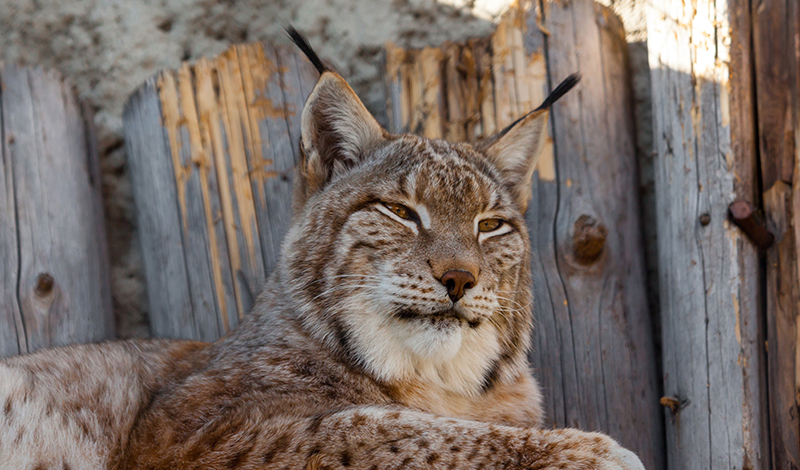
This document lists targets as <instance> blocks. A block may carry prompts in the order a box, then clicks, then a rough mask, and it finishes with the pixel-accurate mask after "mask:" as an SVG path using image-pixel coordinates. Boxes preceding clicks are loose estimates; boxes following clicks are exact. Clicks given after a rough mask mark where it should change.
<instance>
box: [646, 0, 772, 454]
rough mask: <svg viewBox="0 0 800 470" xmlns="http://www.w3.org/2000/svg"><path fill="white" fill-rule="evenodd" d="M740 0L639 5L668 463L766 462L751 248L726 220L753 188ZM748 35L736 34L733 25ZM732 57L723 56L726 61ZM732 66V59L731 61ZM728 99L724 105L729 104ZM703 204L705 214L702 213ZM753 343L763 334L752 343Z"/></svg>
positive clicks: (750, 130) (743, 11)
mask: <svg viewBox="0 0 800 470" xmlns="http://www.w3.org/2000/svg"><path fill="white" fill-rule="evenodd" d="M743 14H744V15H746V14H747V7H746V4H744V2H741V3H740V2H730V3H729V4H727V5H726V4H715V3H712V2H706V1H703V2H698V3H697V4H692V5H689V4H684V3H682V2H679V1H668V2H664V3H663V4H661V5H648V48H649V50H650V67H651V78H652V92H653V115H654V135H655V136H656V151H657V156H656V162H655V183H656V186H655V190H656V212H657V224H658V249H659V261H658V264H659V291H660V292H659V297H660V302H661V318H662V337H663V348H664V349H663V383H664V394H665V395H666V396H669V397H672V398H674V399H676V400H677V401H678V402H680V403H681V406H680V407H679V408H678V409H677V410H675V411H674V412H673V411H671V410H666V411H665V414H666V417H667V419H666V423H667V455H668V462H669V468H674V469H683V468H697V469H705V468H737V469H739V468H765V467H766V465H767V462H768V457H767V456H766V455H765V453H764V449H763V445H764V441H765V437H764V436H763V434H762V433H763V429H764V426H765V423H764V421H763V412H762V411H761V410H760V406H761V405H760V404H761V403H764V401H763V400H765V397H764V396H763V393H762V392H763V389H762V388H760V387H759V386H758V385H757V384H755V383H754V382H755V381H757V380H758V379H757V378H758V377H761V376H762V375H761V374H763V369H762V361H761V360H760V353H759V342H760V341H759V339H760V338H763V336H760V335H761V334H762V333H761V332H760V331H759V324H760V321H759V317H758V302H757V295H758V294H757V292H758V285H757V282H758V281H757V272H758V271H757V260H756V253H755V251H754V249H753V248H752V246H751V245H750V244H749V242H748V241H747V240H745V239H743V238H742V237H743V235H742V234H741V233H740V232H739V231H738V230H737V229H736V228H735V227H733V226H732V225H731V224H730V223H729V222H728V220H727V206H728V204H729V203H730V202H732V200H733V199H734V198H736V197H737V195H738V196H740V197H752V183H751V182H752V180H753V176H754V175H753V174H752V171H753V170H752V168H754V161H753V153H752V152H750V151H749V148H748V146H749V147H752V134H751V133H752V127H751V126H750V127H748V126H747V125H746V122H747V120H746V119H742V114H746V113H748V112H751V111H750V110H748V109H747V105H746V100H747V99H746V98H744V102H743V98H742V96H741V95H738V94H737V96H735V97H731V94H730V93H731V91H737V92H738V93H739V94H746V93H749V90H748V89H747V88H746V87H743V86H742V85H743V84H744V85H746V83H743V82H744V81H745V80H747V79H746V78H743V76H746V75H747V74H746V73H745V74H742V73H739V72H740V70H739V69H737V70H734V69H733V68H732V67H733V65H731V64H740V63H742V61H743V60H744V61H746V60H747V57H746V56H745V57H743V55H742V54H748V49H746V48H747V44H746V43H744V41H741V40H740V41H739V42H737V43H735V44H733V45H734V49H733V50H731V49H730V45H731V44H732V43H731V36H733V37H737V36H739V34H740V33H741V34H746V31H742V29H741V24H740V23H739V22H738V21H740V20H741V19H742V16H741V15H743ZM742 37H746V36H742ZM729 61H732V62H729ZM729 67H730V68H729ZM731 105H734V106H733V107H731ZM701 216H707V217H703V220H706V222H703V223H701V222H700V220H701ZM762 344H763V343H762Z"/></svg>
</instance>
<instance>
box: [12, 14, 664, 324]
mask: <svg viewBox="0 0 800 470" xmlns="http://www.w3.org/2000/svg"><path fill="white" fill-rule="evenodd" d="M508 2H509V0H440V1H438V2H437V1H436V0H350V1H349V0H271V1H266V2H264V1H257V0H66V1H64V0H2V1H0V32H1V33H0V61H6V62H18V63H22V64H26V65H37V66H42V67H46V68H54V69H57V70H59V71H60V72H61V73H62V74H63V75H64V76H65V77H66V78H67V79H68V80H69V81H70V82H71V83H73V84H74V85H75V86H76V87H77V89H78V93H79V95H80V96H81V97H82V98H84V99H87V100H88V101H89V102H90V103H91V104H92V106H93V108H94V111H95V125H96V129H97V136H98V140H99V149H100V158H101V164H102V170H103V193H104V198H105V201H104V202H105V210H106V219H107V233H108V239H109V240H108V241H109V249H110V252H111V263H112V269H111V287H112V295H113V300H114V310H115V317H116V323H117V335H118V337H120V338H130V337H146V336H149V326H148V322H147V299H146V293H145V291H144V282H143V279H142V266H141V257H140V254H139V251H138V250H139V248H138V239H137V235H136V223H135V218H134V207H133V198H132V194H131V188H130V179H129V176H128V172H127V168H126V157H125V150H124V145H123V140H122V107H123V105H124V103H125V100H126V99H127V97H128V95H129V94H130V93H131V92H132V91H133V90H134V89H136V87H138V86H139V85H140V84H141V83H142V82H143V81H144V80H145V79H147V78H148V77H149V76H151V75H153V74H155V73H156V72H157V71H159V70H161V69H174V68H176V67H178V66H179V65H180V63H181V61H187V60H188V61H191V60H195V59H197V58H199V57H210V56H214V55H216V54H218V53H220V52H222V51H224V50H225V49H227V48H228V46H230V45H231V44H235V43H243V42H255V41H261V40H267V39H269V40H275V41H282V42H288V41H287V40H286V39H285V33H284V31H283V28H284V25H293V26H295V27H296V28H297V29H299V30H301V31H303V32H305V33H306V34H307V35H308V37H309V39H310V40H311V43H312V44H313V45H314V46H315V48H316V49H317V51H318V52H319V53H320V55H321V56H322V57H323V58H324V59H325V60H326V61H327V62H328V63H329V64H331V65H332V66H333V67H334V68H336V70H337V71H339V72H340V73H341V74H342V75H343V76H344V77H345V78H346V79H348V81H349V82H350V84H351V85H352V86H353V88H354V89H355V90H356V92H357V93H358V94H359V95H360V96H361V98H362V99H363V100H364V102H365V104H366V105H367V107H368V108H369V109H370V111H372V112H373V114H375V115H376V117H377V118H378V119H379V120H380V121H385V119H386V118H385V116H386V114H385V113H386V110H385V108H386V105H385V98H384V93H383V85H382V81H381V53H382V49H383V46H384V44H385V43H386V41H394V42H395V43H397V44H398V45H400V46H402V47H424V46H426V45H440V44H441V43H442V42H444V41H447V40H450V41H462V40H465V39H467V38H470V37H478V36H485V35H487V34H489V33H490V32H491V31H492V30H493V28H494V25H493V23H492V18H493V17H495V16H496V15H497V14H498V13H500V12H501V11H502V10H503V8H504V6H505V5H506V4H507V3H508ZM603 3H606V4H610V5H611V6H612V7H613V8H614V9H615V10H616V11H617V12H618V13H619V14H620V15H621V16H622V17H623V20H624V21H625V24H626V28H627V29H628V32H629V40H630V41H631V42H632V43H633V44H632V50H631V52H632V54H631V57H632V67H633V70H634V91H635V95H636V98H637V109H639V108H642V107H643V106H644V108H642V109H639V111H637V114H641V113H642V112H644V113H647V112H648V110H647V109H645V108H649V102H648V101H647V100H646V99H643V98H642V97H646V96H647V95H648V94H649V74H648V73H647V57H646V52H645V55H644V56H641V54H639V55H638V56H637V53H636V52H635V49H636V47H635V45H636V44H639V45H640V47H641V46H643V45H644V42H643V41H644V30H645V28H644V17H643V16H642V14H641V12H640V9H639V8H638V5H637V3H636V1H635V0H623V1H614V0H605V1H604V2H603ZM640 50H642V49H641V48H640ZM643 50H644V51H646V47H645V48H644V49H643ZM643 72H644V73H643ZM637 77H638V78H637ZM648 117H649V116H644V118H645V119H647V118H648ZM638 121H639V122H641V121H642V119H641V118H640V119H638ZM647 122H649V121H645V123H647ZM643 127H645V128H646V127H647V126H643ZM646 130H647V129H645V131H646ZM640 140H641V141H642V145H640V147H642V148H640V152H641V154H642V155H643V156H644V157H647V156H648V155H649V154H650V150H649V145H650V144H649V141H648V140H647V132H644V137H643V138H642V139H640ZM644 167H646V165H644ZM643 175H644V178H645V181H644V183H645V184H644V185H643V188H644V190H645V195H646V194H647V178H648V177H647V173H646V171H645V172H643ZM644 220H645V222H646V220H647V219H646V218H645V219H644ZM647 225H648V224H647V223H645V226H647ZM649 245H651V246H654V245H653V244H651V243H650V244H649ZM651 268H653V267H652V266H651Z"/></svg>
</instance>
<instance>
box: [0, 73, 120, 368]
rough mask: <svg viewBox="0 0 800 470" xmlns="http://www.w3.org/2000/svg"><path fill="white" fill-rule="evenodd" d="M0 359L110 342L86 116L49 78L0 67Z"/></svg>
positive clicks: (66, 89)
mask: <svg viewBox="0 0 800 470" xmlns="http://www.w3.org/2000/svg"><path fill="white" fill-rule="evenodd" d="M0 84H2V88H0V126H1V129H2V130H1V131H0V135H1V136H2V147H0V149H2V165H0V260H1V261H0V269H2V272H0V356H9V355H15V354H24V353H28V352H32V351H35V350H37V349H41V348H46V347H51V346H60V345H65V344H72V343H84V342H91V341H99V340H103V339H109V338H111V337H113V334H114V333H113V332H114V319H113V316H112V311H111V293H110V288H109V284H108V271H109V266H108V263H109V261H108V253H107V247H106V236H105V226H104V223H105V222H104V218H103V209H102V202H101V191H100V172H99V162H98V157H97V149H96V147H95V145H96V144H95V137H94V130H93V128H92V124H91V123H92V115H91V112H90V111H89V109H88V107H85V106H83V104H82V103H81V102H80V101H79V100H78V99H77V97H76V94H75V92H74V91H73V89H72V87H71V86H70V85H69V84H68V83H66V82H65V81H64V80H63V78H62V77H61V76H60V75H59V74H58V73H56V72H52V71H45V70H42V69H29V68H24V67H19V66H15V65H5V66H0Z"/></svg>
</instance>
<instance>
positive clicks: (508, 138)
mask: <svg viewBox="0 0 800 470" xmlns="http://www.w3.org/2000/svg"><path fill="white" fill-rule="evenodd" d="M579 80H580V76H578V75H577V74H574V75H570V76H569V77H567V78H566V79H565V80H564V81H563V82H561V83H560V84H559V85H558V86H557V87H556V88H555V89H554V90H553V92H552V93H550V95H549V96H548V97H547V98H546V99H545V100H544V103H542V105H541V106H539V107H538V108H536V109H535V110H533V111H531V112H530V113H528V114H526V115H525V116H523V117H521V118H520V119H518V120H517V121H516V122H514V123H512V124H511V125H510V126H508V127H507V128H505V129H503V130H502V131H500V132H499V133H498V134H497V135H495V136H494V137H491V138H489V139H488V140H486V141H484V143H483V144H481V145H480V146H479V148H480V149H481V150H483V152H484V153H485V154H486V156H487V157H488V158H489V160H490V161H491V162H492V163H494V165H495V166H496V167H497V169H498V170H500V173H501V175H502V176H503V179H504V180H505V184H506V186H507V187H508V189H509V190H510V191H511V194H512V195H513V196H514V200H515V202H516V203H517V205H518V206H519V208H520V210H521V211H522V212H524V211H525V209H527V207H528V201H530V199H531V178H532V177H533V170H534V168H536V163H537V162H538V161H539V157H541V154H542V148H543V147H544V142H545V139H546V138H547V116H548V115H549V114H550V107H551V106H552V105H553V103H555V102H556V101H557V100H558V99H559V98H561V97H562V96H564V94H565V93H566V92H568V91H569V90H571V89H572V88H573V87H574V86H575V85H576V84H577V83H578V81H579Z"/></svg>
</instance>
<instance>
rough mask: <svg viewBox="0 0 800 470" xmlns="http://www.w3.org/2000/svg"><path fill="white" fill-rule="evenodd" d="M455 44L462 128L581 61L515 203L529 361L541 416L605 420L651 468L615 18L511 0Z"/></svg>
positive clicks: (417, 98) (621, 57)
mask: <svg viewBox="0 0 800 470" xmlns="http://www.w3.org/2000/svg"><path fill="white" fill-rule="evenodd" d="M542 24H543V26H541V28H540V25H542ZM543 29H546V30H548V31H549V32H550V35H549V36H547V38H545V36H546V35H545V33H543V32H542V30H543ZM459 47H461V48H462V52H461V54H462V57H463V54H464V52H463V50H466V49H468V50H469V52H470V53H471V56H472V61H473V63H474V65H472V67H474V70H475V79H474V81H475V83H476V85H475V87H476V88H478V90H479V93H478V100H476V104H475V108H476V109H475V110H474V111H472V112H478V111H480V112H481V114H480V116H476V118H475V119H476V122H480V123H481V126H480V127H481V128H482V129H480V131H479V130H476V131H475V138H480V137H485V136H488V135H491V133H493V132H495V131H496V130H498V129H499V128H502V127H504V126H506V125H508V124H510V123H511V122H513V120H514V119H516V118H518V117H520V116H521V115H522V114H524V113H525V112H527V111H530V110H531V109H532V108H534V107H535V106H537V105H538V104H539V103H540V102H541V101H542V99H543V98H544V96H545V91H546V89H547V84H548V82H549V83H557V82H558V81H559V80H560V79H563V78H564V77H566V76H567V75H568V74H570V73H574V72H578V71H582V72H584V77H583V81H582V85H581V86H580V87H579V89H578V90H577V91H573V92H572V93H570V94H568V95H567V96H566V97H565V98H564V99H563V100H564V101H563V102H560V103H558V104H556V106H555V108H554V110H553V131H554V134H553V135H554V138H553V139H554V141H555V142H554V146H553V142H549V143H548V145H547V146H546V149H545V155H544V156H543V157H542V160H541V162H540V165H539V169H538V171H537V175H538V178H536V180H535V181H534V188H533V189H534V194H535V197H534V200H533V201H532V202H531V205H530V207H529V210H528V214H527V220H528V224H529V228H530V233H531V243H532V247H533V256H532V269H533V275H534V289H535V295H534V302H535V303H534V314H535V325H536V326H535V332H534V336H535V340H534V351H533V353H532V355H531V362H532V365H533V367H534V369H535V375H536V376H537V378H538V379H539V381H540V384H541V385H542V388H543V392H544V396H545V409H546V410H547V417H546V424H547V425H557V426H576V427H580V428H583V429H594V430H600V431H605V432H608V433H609V434H611V435H612V436H614V437H615V438H617V439H618V440H619V441H620V442H621V443H622V444H623V445H625V446H627V447H629V448H631V449H633V450H635V451H636V452H637V453H639V455H640V456H641V457H642V460H643V461H644V462H645V465H646V467H647V468H663V462H664V449H663V428H662V426H663V421H662V416H661V410H660V406H659V404H658V399H659V394H658V375H657V363H656V355H655V348H654V346H653V342H652V341H651V337H652V328H651V324H650V312H649V309H648V305H647V301H646V294H645V275H644V264H643V249H642V244H641V235H640V223H639V208H638V203H637V200H638V199H637V198H638V185H637V174H636V172H635V168H636V163H635V152H634V148H633V140H634V139H633V136H634V129H633V123H632V119H631V97H630V89H629V75H628V69H627V55H626V46H625V38H624V32H623V31H622V27H621V24H620V22H619V20H618V19H616V18H615V17H614V15H613V14H612V13H611V12H610V11H609V10H607V9H605V8H600V7H598V6H596V5H594V3H592V2H591V1H589V0H581V1H572V2H569V3H564V4H561V3H558V2H553V3H549V2H546V3H545V11H544V15H542V12H540V11H539V10H538V7H537V6H535V5H533V4H532V3H531V2H522V4H521V5H520V6H519V8H512V9H511V10H509V12H507V13H506V14H505V15H504V16H503V18H502V19H501V21H500V23H499V25H498V28H497V31H496V33H495V34H494V35H493V36H492V38H491V42H490V44H487V43H483V44H481V43H476V42H472V43H469V44H467V45H465V46H459ZM444 51H445V54H444V56H445V59H443V60H444V62H442V63H441V66H442V70H443V76H444V78H445V80H444V83H443V84H442V85H440V93H441V94H443V95H444V96H447V100H446V101H447V105H448V113H446V114H443V115H441V116H435V117H436V118H438V119H440V120H441V119H443V121H442V124H441V125H443V126H444V129H451V132H450V133H449V134H448V135H449V136H451V137H452V136H455V135H457V132H454V131H452V129H453V127H452V126H453V124H456V123H453V122H451V121H450V119H452V118H455V119H460V120H463V119H465V115H466V114H468V113H467V112H466V111H465V110H466V109H468V104H467V103H459V105H460V106H462V107H457V106H454V105H453V103H452V100H453V99H454V98H456V97H457V96H458V95H459V90H461V89H462V88H461V87H463V86H464V84H465V83H466V81H467V80H468V76H469V75H468V74H456V73H455V70H454V67H453V64H452V63H451V61H452V60H453V59H452V58H453V57H455V56H456V52H455V48H454V46H452V45H449V46H445V47H444ZM393 54H394V57H398V56H400V54H398V53H397V52H393ZM545 57H547V58H548V60H547V61H546V60H545ZM402 60H403V61H404V64H403V65H401V66H400V67H399V68H400V69H402V68H403V67H404V66H405V67H419V63H420V53H419V52H418V51H413V50H410V51H404V54H403V59H402ZM387 62H388V63H391V61H387ZM395 67H396V68H397V66H395ZM392 70H393V69H390V70H389V71H387V76H388V77H389V80H390V81H389V82H387V86H388V88H389V89H390V90H394V91H393V92H392V93H390V94H389V96H390V99H393V100H395V101H394V103H392V104H390V109H393V110H394V109H402V106H403V101H404V100H408V101H409V102H410V103H411V106H412V108H414V109H418V108H419V104H418V103H420V102H424V101H425V98H424V96H423V93H421V92H419V91H417V90H415V89H414V86H413V84H412V86H409V87H405V86H403V85H404V83H403V82H402V80H398V79H397V78H396V77H397V75H398V74H397V73H394V74H393V72H392ZM391 80H394V81H391ZM430 91H431V90H430V89H429V88H426V89H425V92H427V93H430ZM462 100H463V98H462ZM395 114H397V115H399V117H400V118H402V117H403V115H402V113H395ZM428 117H429V115H428V114H426V113H419V114H418V115H415V116H413V117H411V118H410V119H409V121H406V122H407V123H408V124H407V125H404V126H402V127H403V128H406V129H410V130H412V131H418V132H421V133H423V134H424V135H426V136H429V137H435V136H436V135H435V133H429V131H430V130H431V128H432V127H436V126H431V125H430V123H428V122H427V121H425V119H427V118H428ZM415 119H419V121H416V120H415ZM487 131H488V132H487ZM458 132H461V131H460V130H459V131H458ZM466 135H467V134H466V133H465V137H464V138H467V137H466ZM554 155H555V157H556V158H555V159H554V158H553V157H554ZM592 237H595V238H597V239H602V240H601V241H599V244H600V245H601V246H603V249H602V251H601V252H600V253H599V254H598V253H595V254H594V255H596V257H594V258H593V255H591V256H586V253H585V250H583V249H582V248H581V247H582V246H583V245H582V243H585V241H586V239H591V238H592ZM595 241H598V240H595Z"/></svg>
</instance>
